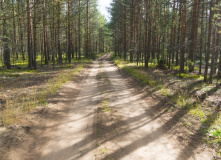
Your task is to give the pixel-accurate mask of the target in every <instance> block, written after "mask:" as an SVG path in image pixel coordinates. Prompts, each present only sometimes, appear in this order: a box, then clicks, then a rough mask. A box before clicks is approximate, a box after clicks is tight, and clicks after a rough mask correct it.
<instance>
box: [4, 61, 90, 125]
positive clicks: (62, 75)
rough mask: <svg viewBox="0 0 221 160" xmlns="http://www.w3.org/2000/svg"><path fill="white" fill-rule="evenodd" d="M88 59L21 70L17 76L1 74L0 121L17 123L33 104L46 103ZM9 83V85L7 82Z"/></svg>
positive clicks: (40, 105)
mask: <svg viewBox="0 0 221 160" xmlns="http://www.w3.org/2000/svg"><path fill="white" fill-rule="evenodd" d="M89 62H90V61H85V62H81V63H75V65H70V64H69V65H67V66H65V65H63V66H61V67H59V68H57V69H56V70H55V71H53V70H51V69H48V68H47V69H45V70H46V71H47V72H45V71H44V70H42V69H41V70H39V71H36V72H31V73H28V74H26V73H23V74H20V76H19V77H13V78H11V77H10V78H8V79H6V80H5V77H0V78H1V79H0V80H1V81H2V84H3V85H2V86H1V87H0V98H1V105H0V109H1V110H0V125H5V126H8V125H12V124H15V123H18V122H19V121H20V120H21V119H23V118H24V117H25V114H27V113H29V112H31V111H32V110H34V109H35V108H36V107H43V106H46V105H47V98H48V97H49V96H51V95H53V94H55V93H56V92H57V90H58V89H59V88H60V87H61V86H62V84H64V83H65V82H67V81H68V80H70V79H71V78H72V77H73V76H75V75H77V74H78V73H79V72H80V71H81V70H82V69H83V68H84V67H85V66H86V65H87V64H88V63H89ZM10 84H11V85H10Z"/></svg>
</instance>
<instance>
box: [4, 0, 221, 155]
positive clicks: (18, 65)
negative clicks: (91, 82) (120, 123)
mask: <svg viewBox="0 0 221 160" xmlns="http://www.w3.org/2000/svg"><path fill="white" fill-rule="evenodd" d="M108 10H109V13H110V21H108V20H106V19H105V17H104V16H103V15H101V13H99V11H98V1H97V0H0V56H1V57H0V62H1V63H0V69H1V72H2V74H1V75H0V84H1V85H0V125H5V126H9V125H12V124H14V123H16V122H17V121H19V118H18V117H21V115H23V114H24V113H26V112H30V111H32V110H33V109H34V108H35V107H36V106H45V105H47V98H48V97H50V96H51V95H53V94H55V93H56V91H57V90H58V89H59V88H60V87H61V86H62V84H64V83H65V82H66V81H68V80H70V79H71V78H72V77H73V76H74V75H77V74H78V73H79V72H81V71H82V70H83V68H87V67H89V64H90V63H91V61H92V59H96V58H97V57H99V56H100V55H101V54H103V53H110V54H111V57H112V60H113V61H114V62H115V64H116V65H117V66H118V67H119V69H122V70H124V71H126V72H127V73H129V74H130V75H132V76H133V77H135V78H136V79H137V80H138V81H139V83H141V82H142V83H144V84H146V85H148V86H149V87H150V90H148V92H150V93H149V94H151V95H157V96H159V95H160V96H159V97H160V98H159V100H161V102H160V103H159V106H157V107H158V108H157V109H156V110H157V112H159V110H160V109H162V110H163V112H164V113H168V112H170V111H171V110H172V111H173V113H175V111H178V112H177V113H179V114H177V115H175V116H174V117H173V118H172V120H173V119H179V122H180V123H181V124H182V126H184V127H186V128H188V129H189V130H191V134H192V135H191V136H189V137H190V138H196V139H197V141H196V142H198V143H200V142H201V141H203V142H205V141H207V142H208V144H215V145H216V148H217V150H216V151H217V152H220V153H221V149H220V143H221V118H220V110H221V108H220V106H221V90H220V79H221V37H220V34H221V1H220V0H113V2H112V3H111V7H110V8H109V9H108ZM21 90H22V92H21ZM162 97H163V98H162ZM165 102H168V104H167V105H169V106H167V107H166V108H163V107H164V106H163V105H164V104H165ZM162 106H163V107H162ZM174 110H175V111H174ZM160 111H161V110H160ZM177 116H179V117H178V118H177ZM172 120H171V121H172ZM177 122H178V121H177ZM180 123H179V124H180ZM175 124H176V123H175ZM177 124H178V123H177ZM195 124H197V125H195ZM180 126H181V125H180ZM182 126H181V127H182ZM186 132H188V131H186ZM199 133H200V134H201V136H198V134H199ZM186 134H189V133H186ZM191 145H192V143H191V142H190V143H189V144H188V146H191ZM217 146H218V147H217Z"/></svg>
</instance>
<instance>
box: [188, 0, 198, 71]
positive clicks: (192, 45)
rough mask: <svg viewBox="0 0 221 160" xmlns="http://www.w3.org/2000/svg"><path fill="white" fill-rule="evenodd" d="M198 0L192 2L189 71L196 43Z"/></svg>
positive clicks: (192, 67)
mask: <svg viewBox="0 0 221 160" xmlns="http://www.w3.org/2000/svg"><path fill="white" fill-rule="evenodd" d="M198 3H199V2H198V0H194V3H193V17H192V30H191V34H190V41H191V43H190V52H189V59H190V61H191V63H190V64H189V72H193V71H194V56H195V50H196V44H197V34H198V12H199V11H198V8H199V7H198Z"/></svg>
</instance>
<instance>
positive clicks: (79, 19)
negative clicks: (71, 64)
mask: <svg viewBox="0 0 221 160" xmlns="http://www.w3.org/2000/svg"><path fill="white" fill-rule="evenodd" d="M78 12H79V15H78V45H79V46H78V59H81V0H79V11H78Z"/></svg>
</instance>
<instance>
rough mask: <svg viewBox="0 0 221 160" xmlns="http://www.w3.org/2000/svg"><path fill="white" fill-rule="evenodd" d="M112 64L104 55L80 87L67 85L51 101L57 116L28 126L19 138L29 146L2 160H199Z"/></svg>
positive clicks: (22, 145)
mask: <svg viewBox="0 0 221 160" xmlns="http://www.w3.org/2000/svg"><path fill="white" fill-rule="evenodd" d="M109 59H110V58H109V55H104V56H103V57H102V58H101V59H99V60H97V61H94V62H93V64H92V65H91V68H90V69H89V73H88V74H87V75H88V76H87V78H84V80H82V81H81V82H78V83H75V82H74V81H73V82H68V83H66V84H65V85H64V86H63V88H62V89H61V91H59V92H58V95H56V96H55V97H53V98H52V100H51V103H50V107H49V108H51V109H52V111H53V112H52V111H48V112H45V113H44V114H43V115H44V119H43V118H41V120H40V121H39V122H40V123H39V122H38V123H37V124H38V125H33V126H29V127H26V128H25V130H24V131H25V132H22V133H21V135H24V134H26V135H27V140H26V142H25V143H20V145H16V147H14V148H11V151H10V153H9V150H8V149H7V146H6V147H5V150H4V151H2V152H1V153H8V154H7V155H6V156H3V159H4V157H7V158H5V159H7V160H11V159H12V160H24V159H28V160H30V159H33V160H39V159H40V160H101V159H107V160H118V159H125V160H188V159H200V158H198V157H197V156H194V155H193V154H191V157H190V156H189V155H190V154H188V150H187V149H186V148H185V147H182V145H181V144H180V142H179V141H178V140H176V139H175V138H174V135H173V134H171V132H170V130H168V129H167V125H168V124H167V123H164V122H161V120H160V118H157V117H156V115H154V113H153V112H152V110H151V105H153V103H154V102H153V100H150V101H144V99H143V98H142V94H139V93H137V92H136V90H135V89H134V88H133V86H131V85H128V83H127V81H126V78H124V77H123V76H122V75H121V74H120V73H119V71H118V69H117V67H116V66H114V65H113V64H112V63H111V62H110V61H109ZM78 90H79V91H78ZM77 93H78V95H77ZM33 119H36V118H33ZM27 128H28V130H27ZM171 129H172V128H171ZM29 135H34V136H32V137H31V138H28V136H29ZM17 144H19V143H17ZM9 145H10V144H9ZM207 159H208V158H207Z"/></svg>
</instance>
